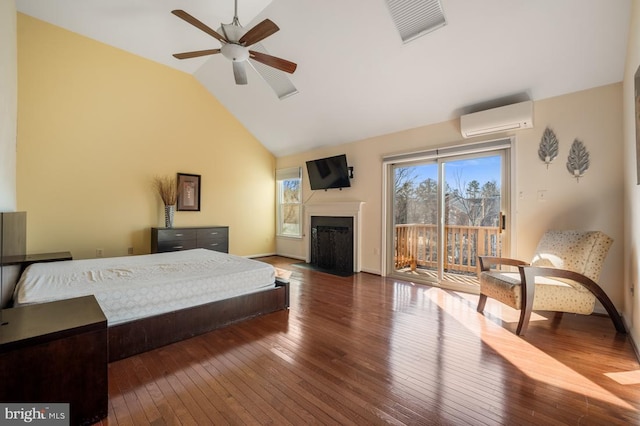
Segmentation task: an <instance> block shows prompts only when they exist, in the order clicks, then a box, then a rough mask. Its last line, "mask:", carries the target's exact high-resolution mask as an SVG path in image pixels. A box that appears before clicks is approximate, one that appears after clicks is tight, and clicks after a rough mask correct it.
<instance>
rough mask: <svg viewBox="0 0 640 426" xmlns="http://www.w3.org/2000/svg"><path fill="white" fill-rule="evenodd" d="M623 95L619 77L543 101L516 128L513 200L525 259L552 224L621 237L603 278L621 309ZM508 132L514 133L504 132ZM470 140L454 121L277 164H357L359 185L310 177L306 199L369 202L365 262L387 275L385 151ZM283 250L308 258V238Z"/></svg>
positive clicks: (280, 244) (518, 249) (517, 248)
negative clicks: (555, 146)
mask: <svg viewBox="0 0 640 426" xmlns="http://www.w3.org/2000/svg"><path fill="white" fill-rule="evenodd" d="M621 96H622V84H620V83H618V84H613V85H608V86H604V87H600V88H595V89H591V90H587V91H582V92H577V93H572V94H568V95H564V96H559V97H556V98H551V99H545V100H541V101H537V102H535V103H534V122H535V127H534V128H533V129H530V130H523V131H520V132H517V133H515V136H516V142H515V175H514V177H515V183H516V188H515V193H516V194H518V196H517V197H515V198H516V199H515V200H513V203H514V205H515V217H516V224H515V225H516V226H515V234H514V237H515V243H514V246H513V254H514V255H515V256H518V257H520V258H523V259H530V258H531V256H532V254H533V250H534V249H535V245H536V244H537V241H538V239H539V238H540V236H541V235H542V233H543V232H544V231H546V230H547V229H551V228H555V229H596V230H601V231H603V232H605V233H607V234H608V235H610V236H611V237H613V238H614V240H615V242H614V244H613V246H612V248H611V251H610V252H609V255H608V257H607V260H606V262H605V266H604V270H603V273H602V276H601V280H600V281H601V285H602V287H603V288H604V289H605V291H606V292H607V293H608V294H609V296H610V297H611V299H612V300H613V302H614V303H615V304H616V305H617V306H618V309H622V305H623V298H622V296H623V286H622V281H623V276H624V274H623V271H622V267H623V241H624V232H623V226H622V218H623V214H622V206H623V178H624V174H623V170H622V167H621V164H622V162H623V158H622V154H623V149H622V148H623V144H622V100H621ZM546 126H550V127H551V128H552V129H553V130H554V132H555V133H556V135H557V137H558V139H559V141H560V154H559V156H558V158H557V159H556V161H555V162H554V164H552V165H551V166H550V167H549V169H547V168H546V166H545V165H544V163H542V162H541V161H540V160H539V159H538V154H537V151H538V146H539V144H540V139H541V137H542V133H543V132H544V129H545V127H546ZM504 135H509V134H508V133H506V134H503V135H500V136H504ZM496 137H497V136H493V137H492V139H493V138H496ZM575 138H578V139H580V140H582V141H583V143H584V144H585V146H586V147H587V149H588V151H589V152H590V156H591V168H590V169H589V170H588V171H587V173H586V174H585V176H584V177H583V178H581V179H580V181H579V182H576V179H574V178H573V177H572V176H571V175H569V173H568V172H567V170H566V167H565V164H566V159H567V156H568V153H569V148H570V146H571V143H572V142H573V140H574V139H575ZM468 142H469V141H463V140H462V137H461V136H460V132H459V123H458V120H454V121H450V122H445V123H440V124H436V125H431V126H426V127H421V128H417V129H412V130H407V131H404V132H399V133H394V134H391V135H384V136H380V137H376V138H371V139H367V140H362V141H357V142H353V143H348V144H345V145H341V146H336V147H327V148H325V149H319V150H314V151H312V152H305V153H302V154H297V155H292V156H287V157H282V158H279V159H278V164H277V167H278V168H284V167H293V166H302V167H304V162H305V161H306V160H310V159H314V158H320V157H324V156H329V155H335V154H340V153H346V154H347V158H348V160H349V165H351V166H354V173H355V178H354V179H353V180H352V187H351V188H348V189H344V190H343V191H336V190H332V191H328V192H324V191H316V192H314V193H312V192H311V191H310V190H309V186H308V183H307V182H306V181H305V182H304V185H303V199H304V200H305V201H310V202H313V203H317V202H321V201H330V200H331V201H338V200H360V201H364V202H365V203H366V204H365V205H364V210H363V238H362V245H363V257H362V263H363V265H362V266H363V270H364V271H367V272H372V273H379V272H380V271H381V264H382V259H381V258H380V255H377V254H375V253H380V250H381V241H382V165H381V159H382V157H383V155H385V154H389V153H399V152H411V151H418V150H424V149H426V148H428V147H434V146H443V145H451V144H458V143H468ZM303 177H306V170H305V172H304V173H303ZM538 190H546V191H547V193H546V195H547V201H538V199H537V191H538ZM520 194H522V195H521V196H520ZM311 197H312V198H311ZM277 251H278V253H279V254H282V255H288V256H294V257H299V258H303V257H304V254H305V247H304V246H303V244H302V241H300V240H291V239H287V240H284V239H278V241H277Z"/></svg>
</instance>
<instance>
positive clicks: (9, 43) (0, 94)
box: [0, 0, 18, 211]
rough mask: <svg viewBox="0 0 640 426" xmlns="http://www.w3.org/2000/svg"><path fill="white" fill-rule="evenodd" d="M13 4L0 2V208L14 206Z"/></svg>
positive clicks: (14, 100) (14, 45)
mask: <svg viewBox="0 0 640 426" xmlns="http://www.w3.org/2000/svg"><path fill="white" fill-rule="evenodd" d="M16 62H17V53H16V4H15V1H14V0H8V1H0V211H15V209H16V116H17V109H18V103H17V97H18V91H17V89H16V85H17V80H18V76H17V63H16Z"/></svg>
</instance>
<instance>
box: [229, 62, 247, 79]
mask: <svg viewBox="0 0 640 426" xmlns="http://www.w3.org/2000/svg"><path fill="white" fill-rule="evenodd" d="M232 63H233V76H234V77H235V79H236V84H247V70H246V69H245V67H244V62H236V61H233V62H232Z"/></svg>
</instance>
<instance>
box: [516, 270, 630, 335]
mask: <svg viewBox="0 0 640 426" xmlns="http://www.w3.org/2000/svg"><path fill="white" fill-rule="evenodd" d="M518 269H519V271H520V278H521V284H522V297H523V302H522V305H523V309H526V306H527V305H528V304H529V303H530V304H531V305H533V296H534V289H535V284H534V283H535V277H537V276H538V277H549V278H564V279H569V280H572V281H575V282H577V283H579V284H580V285H582V286H583V287H584V288H586V289H587V290H589V291H590V292H591V293H592V294H593V295H594V296H596V298H597V299H598V300H599V301H600V303H601V304H602V306H604V308H605V309H606V310H607V313H608V314H609V317H610V318H611V321H612V322H613V325H614V326H615V328H616V331H617V332H618V333H623V334H626V333H627V330H626V328H625V326H624V322H623V321H622V317H621V316H620V314H619V313H618V310H617V309H616V307H615V305H614V304H613V302H611V299H609V296H607V294H606V293H605V292H604V290H602V288H601V287H600V286H599V285H598V284H597V283H596V282H595V281H593V280H592V279H590V278H589V277H587V276H585V275H582V274H580V273H578V272H574V271H568V270H566V269H557V268H549V267H540V266H518ZM529 310H530V308H529Z"/></svg>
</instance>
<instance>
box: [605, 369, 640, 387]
mask: <svg viewBox="0 0 640 426" xmlns="http://www.w3.org/2000/svg"><path fill="white" fill-rule="evenodd" d="M604 375H605V376H607V377H608V378H610V379H611V380H614V381H616V382H618V383H620V384H621V385H638V384H640V370H632V371H619V372H616V373H604Z"/></svg>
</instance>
